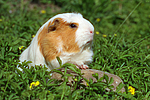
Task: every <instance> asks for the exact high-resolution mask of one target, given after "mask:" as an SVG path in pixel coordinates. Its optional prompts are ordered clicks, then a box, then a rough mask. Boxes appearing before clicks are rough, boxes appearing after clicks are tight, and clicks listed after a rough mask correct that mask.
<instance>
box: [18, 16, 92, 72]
mask: <svg viewBox="0 0 150 100" xmlns="http://www.w3.org/2000/svg"><path fill="white" fill-rule="evenodd" d="M55 18H62V19H63V20H64V21H67V22H69V23H70V22H75V23H79V27H78V29H77V31H76V42H77V44H78V46H79V47H80V48H82V49H81V51H80V52H78V53H67V52H63V51H62V48H61V45H62V43H60V44H59V47H58V51H59V52H60V51H61V52H62V54H61V55H60V59H61V60H62V64H64V63H67V62H70V63H74V64H77V65H79V66H80V65H83V68H84V67H85V68H86V65H85V63H86V64H88V63H90V62H92V56H93V51H92V50H91V48H90V47H89V48H84V45H85V44H86V43H87V42H88V41H91V40H92V39H93V34H94V33H90V31H92V32H94V27H93V25H92V24H91V23H90V22H89V21H88V20H86V19H84V18H83V17H82V15H81V14H79V13H64V14H58V15H56V16H54V17H52V18H51V19H49V20H48V21H47V22H46V23H45V24H44V25H43V26H42V27H41V28H40V29H39V31H38V32H37V34H36V36H35V37H34V38H33V40H32V42H31V44H30V46H29V47H28V48H27V49H26V50H25V51H23V53H22V54H21V56H20V62H23V61H24V60H27V61H32V63H31V64H30V66H34V65H46V66H47V67H48V70H51V69H53V68H56V67H59V64H58V61H57V59H54V60H52V61H51V62H45V59H44V57H43V55H42V53H41V52H40V49H39V45H38V35H39V33H40V32H41V31H42V29H43V28H44V27H48V23H49V22H52V21H53V20H54V19H55ZM58 39H59V38H58Z"/></svg>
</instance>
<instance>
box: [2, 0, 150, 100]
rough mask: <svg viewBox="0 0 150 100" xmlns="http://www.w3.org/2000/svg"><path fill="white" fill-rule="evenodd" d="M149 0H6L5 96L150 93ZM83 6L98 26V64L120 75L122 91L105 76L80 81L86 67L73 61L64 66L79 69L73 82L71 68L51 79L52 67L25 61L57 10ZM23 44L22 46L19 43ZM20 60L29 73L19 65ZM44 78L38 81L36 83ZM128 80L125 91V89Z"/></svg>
mask: <svg viewBox="0 0 150 100" xmlns="http://www.w3.org/2000/svg"><path fill="white" fill-rule="evenodd" d="M33 1H34V0H32V2H33ZM140 2H141V3H140ZM149 3H150V1H149V0H145V1H144V0H143V1H142V0H134V1H133V0H131V1H128V0H108V1H105V0H93V1H91V0H71V1H70V0H65V1H64V0H55V1H53V0H49V1H47V0H40V1H35V3H34V4H33V3H31V1H26V0H21V1H19V0H11V1H10V0H5V1H4V0H1V1H0V12H1V13H0V99H2V100H3V99H4V100H13V99H15V100H20V99H29V100H30V99H31V100H33V99H41V100H53V99H54V100H56V99H65V100H72V99H75V100H76V99H86V100H89V99H100V100H101V99H109V100H114V99H121V100H130V99H132V100H142V99H144V100H148V99H150V29H149V27H150V23H149V22H150V11H149V10H148V9H149V8H150V6H149ZM63 12H80V13H82V14H83V16H84V17H85V18H87V19H89V20H90V21H91V22H92V23H93V25H94V27H95V36H94V41H93V51H94V56H93V62H92V63H91V64H90V65H89V66H90V68H92V69H97V70H102V71H106V72H109V73H112V74H115V75H117V76H119V77H120V78H121V79H122V80H123V82H124V83H125V84H124V85H122V84H120V86H118V90H117V91H116V92H113V91H106V90H105V88H107V87H108V88H110V89H111V85H110V83H111V82H112V80H111V81H109V80H108V77H107V76H104V77H103V78H105V79H106V80H107V82H102V81H101V80H102V79H103V78H100V79H99V78H97V75H94V77H96V78H97V80H98V81H99V82H98V83H94V82H93V81H92V80H89V81H88V80H86V79H85V80H86V82H87V84H88V85H89V86H88V87H85V86H84V85H82V84H80V83H79V81H80V79H81V78H82V76H81V73H80V70H78V69H76V68H75V67H74V66H73V65H70V64H65V65H62V66H61V67H64V68H65V70H66V69H67V68H69V69H71V70H73V71H75V72H76V73H78V76H77V77H75V79H74V82H73V84H72V87H70V86H68V85H67V83H68V76H71V75H70V74H67V73H66V72H60V71H57V70H54V71H55V72H58V73H61V74H62V75H63V77H62V79H63V80H64V81H63V82H62V81H58V80H54V79H50V77H51V76H50V75H49V74H50V72H47V71H46V68H45V67H44V68H43V67H41V66H36V67H31V68H28V66H27V64H28V63H30V62H24V63H23V64H19V63H18V62H19V60H18V59H19V55H20V54H21V52H22V51H23V50H25V48H27V47H28V46H29V44H30V42H31V40H32V36H33V35H35V34H36V32H37V31H38V29H39V28H40V26H41V25H42V24H44V23H45V22H46V21H47V20H48V19H49V18H51V17H52V16H54V15H55V14H57V13H63ZM21 46H23V47H22V48H21V49H19V47H21ZM18 64H19V66H20V67H21V68H23V70H24V72H25V73H22V72H20V71H19V70H18V69H17V68H16V66H17V65H18ZM33 82H39V84H38V85H33V86H32V88H30V87H31V83H32V84H33ZM122 86H124V87H125V89H126V92H125V93H120V92H119V89H120V88H121V87H122ZM129 86H132V87H133V88H134V89H135V94H134V95H132V94H131V93H130V92H128V91H129V90H128V87H129Z"/></svg>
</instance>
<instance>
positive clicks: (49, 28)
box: [48, 19, 59, 33]
mask: <svg viewBox="0 0 150 100" xmlns="http://www.w3.org/2000/svg"><path fill="white" fill-rule="evenodd" d="M58 24H59V19H55V20H54V22H53V24H52V25H50V26H49V27H48V33H49V32H50V31H55V30H56V28H57V26H58Z"/></svg>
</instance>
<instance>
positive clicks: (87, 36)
mask: <svg viewBox="0 0 150 100" xmlns="http://www.w3.org/2000/svg"><path fill="white" fill-rule="evenodd" d="M93 35H94V27H93V25H92V24H91V23H90V22H89V21H88V20H86V19H84V18H83V17H82V15H81V14H77V13H64V14H59V15H56V16H54V17H53V18H52V19H50V21H49V22H48V23H47V25H45V26H44V27H43V28H42V30H41V32H40V33H39V35H38V44H39V45H40V50H41V52H42V54H43V56H44V58H45V60H46V61H51V60H53V59H55V58H56V57H57V56H60V55H61V54H62V53H64V52H67V53H75V52H79V51H80V50H81V47H83V46H84V45H86V44H87V43H89V42H91V41H92V40H93Z"/></svg>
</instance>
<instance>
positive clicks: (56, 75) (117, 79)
mask: <svg viewBox="0 0 150 100" xmlns="http://www.w3.org/2000/svg"><path fill="white" fill-rule="evenodd" d="M59 70H60V71H62V72H63V71H64V68H62V69H59ZM67 73H68V74H71V75H74V76H76V75H77V73H75V72H73V71H71V70H67ZM81 73H83V77H84V78H86V79H88V80H89V79H90V78H91V79H92V80H93V82H97V80H96V78H95V77H93V76H92V74H95V73H98V77H99V78H101V77H103V75H104V74H106V75H107V76H108V77H109V80H110V78H111V77H112V78H113V79H114V82H113V83H112V84H111V85H113V86H114V88H112V89H113V91H116V87H117V86H118V85H119V84H120V83H123V81H122V80H121V78H120V77H118V76H116V75H114V74H110V73H107V72H104V71H100V70H95V69H85V70H81ZM61 76H62V75H61V74H59V73H56V72H53V73H52V77H51V78H52V79H57V80H61ZM68 81H69V83H71V81H73V79H72V77H69V78H68ZM103 81H105V80H103ZM82 83H83V84H84V85H85V86H87V83H86V81H85V80H83V81H82ZM106 90H108V91H109V89H106ZM120 91H121V92H122V93H123V92H125V88H124V87H123V88H122V89H121V90H120Z"/></svg>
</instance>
